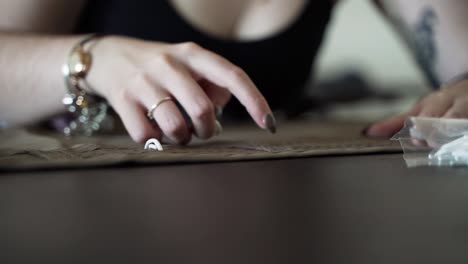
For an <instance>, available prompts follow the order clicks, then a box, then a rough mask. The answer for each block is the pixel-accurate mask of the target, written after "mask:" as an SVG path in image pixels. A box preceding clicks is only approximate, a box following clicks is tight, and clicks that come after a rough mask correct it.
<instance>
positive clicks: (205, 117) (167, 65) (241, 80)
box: [87, 37, 275, 144]
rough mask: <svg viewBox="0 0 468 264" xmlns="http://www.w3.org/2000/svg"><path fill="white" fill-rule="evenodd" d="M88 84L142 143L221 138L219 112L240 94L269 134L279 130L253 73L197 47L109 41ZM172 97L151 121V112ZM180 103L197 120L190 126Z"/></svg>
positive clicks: (101, 43) (97, 53)
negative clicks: (155, 106) (218, 129)
mask: <svg viewBox="0 0 468 264" xmlns="http://www.w3.org/2000/svg"><path fill="white" fill-rule="evenodd" d="M92 54H93V65H92V67H91V70H90V72H89V75H88V77H87V78H88V82H89V83H90V84H91V86H92V87H93V88H94V89H95V91H96V93H98V94H99V95H101V96H103V97H104V98H106V99H107V100H108V101H109V103H110V104H111V105H112V107H113V108H114V109H115V111H116V112H117V113H118V114H119V115H120V117H121V119H122V121H123V123H124V125H125V127H126V129H127V131H128V133H129V134H130V136H131V137H132V138H133V140H135V141H137V142H144V141H145V140H147V139H148V138H152V137H155V138H158V139H161V138H162V135H163V134H164V135H166V136H167V137H168V138H169V139H171V140H172V141H173V142H175V143H177V144H186V143H188V142H189V141H190V139H191V135H192V133H193V134H195V135H196V136H197V137H199V138H202V139H207V138H210V137H212V136H214V135H215V134H216V130H217V128H216V127H217V125H216V122H217V121H216V113H215V112H216V109H222V108H223V107H224V106H225V105H226V104H227V102H228V101H229V99H230V97H231V94H232V95H234V96H235V97H236V98H237V99H238V100H239V101H240V102H241V103H242V104H243V105H244V106H245V107H246V109H247V111H248V112H249V114H250V115H251V116H252V118H253V119H254V121H255V122H256V123H257V125H258V126H260V127H261V128H263V129H268V130H270V131H274V126H275V122H274V118H273V115H272V114H271V110H270V108H269V106H268V103H267V102H266V100H265V98H264V97H263V96H262V94H261V93H260V92H259V90H258V89H257V88H256V86H255V85H254V83H253V82H252V81H251V79H250V78H249V77H248V76H247V74H246V73H245V72H244V71H243V70H241V69H240V68H239V67H237V66H235V65H233V64H232V63H230V62H229V61H227V60H226V59H224V58H222V57H220V56H218V55H216V54H214V53H212V52H210V51H208V50H206V49H203V48H202V47H200V46H198V45H196V44H194V43H182V44H166V43H158V42H147V41H141V40H136V39H131V38H124V37H104V38H103V39H101V40H98V42H97V43H96V44H95V46H94V47H93V49H92ZM166 97H172V98H173V99H174V100H171V101H166V102H164V103H163V104H161V105H160V106H158V107H157V109H156V110H155V111H154V112H153V117H154V121H153V123H151V122H150V121H149V120H148V118H147V117H146V113H147V111H148V109H150V108H151V106H152V105H154V104H156V103H157V102H158V101H160V100H161V99H163V98H166ZM174 101H177V102H178V103H179V104H180V105H181V106H182V107H183V108H184V110H185V111H186V113H187V114H188V116H189V117H190V119H191V123H192V124H193V128H191V127H189V125H188V124H187V123H186V122H185V120H184V117H183V115H182V113H181V112H180V110H179V109H178V107H177V105H176V103H175V102H174Z"/></svg>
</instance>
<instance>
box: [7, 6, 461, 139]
mask: <svg viewBox="0 0 468 264" xmlns="http://www.w3.org/2000/svg"><path fill="white" fill-rule="evenodd" d="M72 2H73V5H74V6H73V7H71V6H70V5H71V4H70V3H68V2H67V4H64V1H62V0H22V1H13V0H0V68H1V69H2V71H1V72H0V85H1V89H2V96H1V97H0V120H3V121H7V122H8V123H9V124H19V125H20V124H27V123H33V122H36V121H38V120H42V119H46V118H48V117H50V116H52V115H54V114H59V113H61V112H63V111H64V107H63V105H62V104H61V98H62V96H63V94H64V93H65V92H66V90H65V87H64V85H63V79H62V75H61V72H60V68H61V65H62V64H63V62H64V60H65V58H66V56H67V54H68V52H69V50H70V49H71V47H72V46H73V45H74V44H75V43H76V42H77V41H78V40H79V39H80V38H81V37H82V36H71V35H68V34H69V32H71V29H72V28H73V25H74V23H76V18H77V17H78V15H79V13H80V10H81V7H82V6H83V4H84V1H83V0H75V1H72ZM387 2H391V3H392V4H390V5H384V7H385V10H388V11H389V13H390V11H392V14H399V15H401V18H399V19H401V20H402V21H406V22H405V23H406V24H408V25H411V24H412V20H415V21H417V17H418V14H419V13H420V11H421V10H422V9H423V8H424V7H425V6H427V5H429V6H431V7H432V8H433V10H434V12H435V14H437V17H438V19H439V20H438V24H437V30H436V32H437V34H435V36H434V39H435V42H436V44H437V45H436V46H437V50H438V53H437V58H438V59H437V60H436V61H435V62H434V63H435V64H436V65H434V66H433V69H435V70H434V74H436V75H438V78H439V79H440V80H442V81H445V80H449V79H450V78H452V77H453V76H455V75H457V74H459V73H461V72H464V71H468V65H465V64H466V63H467V62H468V58H467V56H466V54H467V53H468V52H467V51H468V49H466V48H465V47H468V45H467V44H468V43H466V42H468V35H467V34H466V33H464V32H463V30H461V29H463V28H466V27H467V26H468V19H465V18H464V17H465V15H464V14H465V13H466V12H465V13H464V12H462V11H460V10H468V3H465V2H466V1H455V0H453V1H436V0H420V1H403V0H401V1H396V0H395V1H391V0H389V1H387ZM387 2H384V4H385V3H387ZM408 2H411V3H408ZM171 4H172V5H173V6H174V8H175V9H176V10H177V11H178V12H179V13H180V15H181V16H182V17H184V19H186V20H187V21H189V22H190V23H191V24H192V25H193V26H194V27H197V28H198V29H200V30H202V31H204V32H206V33H207V34H211V35H214V36H217V37H222V38H230V39H234V40H252V39H261V38H264V37H267V36H269V35H272V34H275V33H276V32H278V31H280V30H281V29H283V28H285V27H287V26H288V25H289V24H290V23H291V22H292V21H294V19H295V18H296V17H297V16H298V15H299V14H300V12H301V11H302V10H303V8H304V6H305V4H306V0H241V1H230V0H197V1H194V0H172V1H171ZM407 10H412V12H408V11H407ZM220 14H221V15H220ZM405 23H401V24H402V25H403V26H404V25H405ZM454 29H460V30H458V31H457V30H454ZM58 34H60V36H58ZM92 53H93V57H94V62H93V66H92V68H91V71H90V73H89V76H88V81H89V82H90V83H91V85H92V86H93V88H94V90H95V92H96V93H97V94H98V95H100V96H103V97H105V98H106V99H107V100H108V101H109V103H110V104H111V105H112V106H113V107H114V109H115V110H116V112H117V113H118V114H119V116H120V117H121V119H122V121H123V123H124V125H125V127H126V129H127V131H128V133H129V135H130V136H131V137H132V139H133V140H135V141H137V142H144V141H145V140H146V139H148V138H152V137H155V138H161V137H162V135H166V136H167V137H168V138H169V139H171V140H172V141H173V142H174V143H178V144H185V143H187V142H189V141H190V139H191V136H192V134H194V135H195V136H197V137H199V138H202V139H207V138H210V137H212V136H214V135H215V134H216V125H215V120H216V117H215V108H216V107H224V106H225V105H226V103H227V102H228V101H229V100H230V99H231V96H234V97H235V98H237V99H238V100H239V101H240V102H241V103H242V104H243V105H244V106H245V107H246V110H247V111H248V112H249V114H250V115H251V117H252V118H253V120H254V121H255V122H256V124H257V125H258V126H259V127H261V128H264V129H266V128H267V127H266V124H265V116H266V115H268V114H271V110H270V108H269V106H268V103H267V102H266V100H265V98H264V97H263V96H262V95H261V93H260V92H259V91H258V89H257V87H256V86H255V84H254V83H253V82H252V81H251V80H250V78H249V76H248V75H247V73H245V72H244V71H243V70H242V69H240V68H239V67H237V66H236V65H233V64H232V63H230V62H229V61H227V60H226V59H224V58H222V57H221V56H219V55H217V54H214V53H213V52H211V51H208V50H206V49H204V48H203V47H200V46H198V45H197V44H196V43H179V44H167V43H162V42H145V41H142V40H138V39H131V38H124V37H118V36H110V37H104V38H102V39H100V40H99V41H97V42H96V44H95V46H94V47H93V50H92ZM431 69H432V68H431ZM162 73H164V74H162ZM166 96H172V97H173V98H175V99H176V100H178V101H179V102H180V104H181V105H182V106H183V107H184V109H185V110H186V111H187V113H188V115H189V116H190V118H191V119H192V123H193V129H192V130H191V129H189V127H188V126H187V124H186V123H185V121H184V119H183V117H182V115H181V113H180V112H179V110H178V109H177V107H176V105H175V104H174V103H173V102H167V103H164V104H162V105H161V106H160V107H159V108H158V109H157V111H155V112H154V118H155V121H156V123H155V124H151V123H150V122H148V120H147V119H146V110H147V109H148V108H149V107H150V106H151V105H152V104H154V103H155V102H156V101H158V100H159V99H161V98H164V97H166ZM467 102H468V82H467V81H465V82H459V83H456V84H454V85H452V86H451V87H447V88H445V89H443V90H442V91H438V92H434V93H432V94H430V95H428V96H427V97H425V98H424V99H422V100H421V101H420V102H419V103H418V104H417V106H416V107H415V108H414V109H413V110H411V111H410V112H409V113H408V114H404V115H402V116H398V117H395V118H392V119H390V120H387V121H383V122H380V123H376V124H374V125H373V126H371V127H370V129H369V130H368V134H369V135H372V136H382V137H387V136H390V135H392V134H393V133H395V132H396V131H397V130H398V129H399V128H400V127H401V125H402V122H403V120H404V118H406V117H407V116H408V115H421V116H441V117H442V116H443V117H458V118H460V117H468V106H467V105H468V103H467Z"/></svg>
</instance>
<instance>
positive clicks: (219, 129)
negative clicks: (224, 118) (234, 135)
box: [215, 120, 223, 136]
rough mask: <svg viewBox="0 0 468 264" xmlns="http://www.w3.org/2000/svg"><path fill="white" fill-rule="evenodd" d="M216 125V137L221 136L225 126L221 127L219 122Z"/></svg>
mask: <svg viewBox="0 0 468 264" xmlns="http://www.w3.org/2000/svg"><path fill="white" fill-rule="evenodd" d="M215 125H216V132H215V135H216V136H218V135H219V134H221V133H222V132H223V126H222V125H221V123H220V122H219V121H218V120H216V121H215Z"/></svg>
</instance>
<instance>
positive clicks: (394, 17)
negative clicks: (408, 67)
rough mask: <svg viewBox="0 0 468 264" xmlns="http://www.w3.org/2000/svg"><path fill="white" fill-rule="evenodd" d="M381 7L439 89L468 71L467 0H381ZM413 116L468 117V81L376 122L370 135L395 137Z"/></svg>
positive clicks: (452, 84)
mask: <svg viewBox="0 0 468 264" xmlns="http://www.w3.org/2000/svg"><path fill="white" fill-rule="evenodd" d="M378 5H379V7H380V8H381V10H382V12H383V13H384V14H385V15H386V16H387V17H388V18H389V19H390V21H391V22H392V23H393V24H394V25H395V27H396V29H397V30H398V32H399V33H401V36H402V37H403V38H404V39H405V41H406V43H407V44H408V46H409V47H410V48H411V50H412V51H413V54H414V55H415V58H416V59H417V61H418V63H419V64H420V66H421V69H422V70H423V72H424V73H425V75H426V77H427V80H428V81H429V83H430V84H431V85H432V86H433V87H434V88H438V87H440V86H441V85H442V84H446V83H448V82H450V81H451V80H453V79H454V78H455V79H456V78H457V77H458V76H460V75H463V74H465V73H467V72H468V1H464V0H414V1H408V0H380V1H378ZM408 116H428V117H447V118H468V81H467V80H462V81H458V82H453V83H452V82H451V83H450V85H448V86H447V87H445V88H444V89H441V90H438V91H435V92H433V93H431V94H429V95H428V96H426V97H424V98H423V99H421V100H420V101H419V102H418V103H417V104H416V106H415V107H413V109H411V110H410V111H409V112H407V113H405V114H402V115H399V116H397V117H393V118H391V119H388V120H385V121H383V122H379V123H376V124H374V125H373V126H371V127H370V129H369V130H368V134H370V135H373V136H390V135H392V134H393V133H395V132H396V131H398V130H399V129H400V128H401V126H402V124H403V121H404V120H405V119H406V118H407V117H408Z"/></svg>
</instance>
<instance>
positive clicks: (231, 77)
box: [178, 45, 276, 133]
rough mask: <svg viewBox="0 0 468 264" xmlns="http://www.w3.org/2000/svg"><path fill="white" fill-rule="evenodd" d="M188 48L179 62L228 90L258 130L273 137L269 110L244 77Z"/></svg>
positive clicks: (209, 55)
mask: <svg viewBox="0 0 468 264" xmlns="http://www.w3.org/2000/svg"><path fill="white" fill-rule="evenodd" d="M189 46H191V47H189V48H187V47H184V48H185V50H184V54H183V55H182V56H180V55H179V56H178V57H179V59H181V60H182V61H183V62H185V63H186V65H187V66H188V67H189V68H190V69H191V70H192V71H194V72H195V73H197V74H198V75H200V76H202V77H203V78H205V79H207V80H209V81H210V82H213V83H214V84H216V85H218V86H220V87H224V88H226V89H227V90H229V91H230V92H231V93H232V94H233V95H234V96H235V97H236V98H237V99H238V100H239V102H240V103H241V104H242V105H243V106H244V107H245V108H246V110H247V112H248V113H249V114H250V116H251V117H252V118H253V120H254V121H255V122H256V123H257V125H258V126H259V127H261V128H263V129H267V130H269V131H270V132H272V133H274V132H275V131H276V121H275V118H274V116H273V114H272V111H271V109H270V106H269V105H268V102H267V100H266V99H265V97H264V96H263V95H262V93H261V92H260V91H259V90H258V88H257V87H256V86H255V84H254V83H253V81H252V80H251V79H250V77H249V76H248V75H247V73H245V72H244V71H243V70H242V69H241V68H240V67H238V66H236V65H234V64H232V63H231V62H229V61H228V60H227V59H225V58H223V57H221V56H219V55H217V54H215V53H213V52H211V51H208V50H205V49H203V48H200V47H198V46H196V45H195V46H193V45H189Z"/></svg>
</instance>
